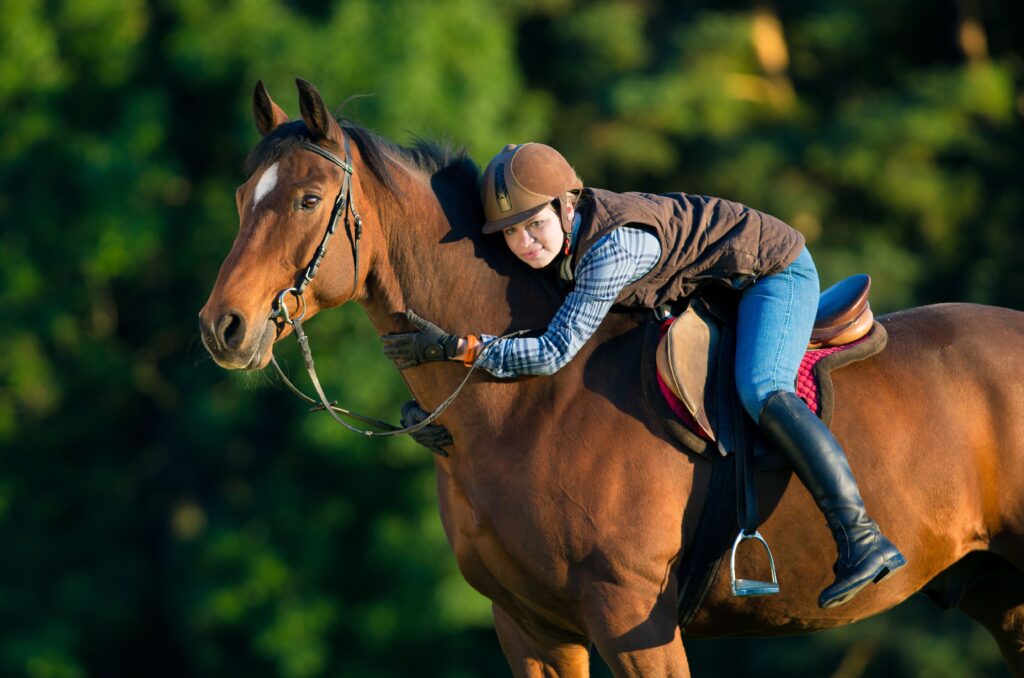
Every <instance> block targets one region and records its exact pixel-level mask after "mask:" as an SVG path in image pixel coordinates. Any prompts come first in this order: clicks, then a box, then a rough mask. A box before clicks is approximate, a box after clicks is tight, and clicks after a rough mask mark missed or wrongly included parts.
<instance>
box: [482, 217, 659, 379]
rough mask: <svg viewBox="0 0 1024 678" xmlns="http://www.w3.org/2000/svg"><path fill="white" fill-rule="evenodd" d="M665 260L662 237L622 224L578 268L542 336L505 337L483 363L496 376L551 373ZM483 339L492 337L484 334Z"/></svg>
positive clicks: (574, 352) (574, 353) (602, 239)
mask: <svg viewBox="0 0 1024 678" xmlns="http://www.w3.org/2000/svg"><path fill="white" fill-rule="evenodd" d="M659 259H661V243H659V242H658V238H657V237H656V236H655V235H653V234H652V233H649V232H647V231H644V230H642V229H639V228H632V227H630V226H624V227H622V228H618V229H615V230H614V231H612V232H611V233H609V234H608V235H606V236H604V237H603V238H601V239H600V240H598V241H597V242H596V243H594V245H593V246H591V248H590V249H589V250H587V252H586V254H584V255H583V258H582V259H581V260H580V262H579V264H578V265H577V267H576V271H575V278H576V287H575V288H574V289H573V291H572V292H570V293H569V295H568V296H567V297H566V299H565V301H564V302H563V303H562V307H561V308H559V309H558V312H557V313H556V314H555V317H554V319H553V320H552V321H551V324H550V325H548V329H547V332H545V333H544V335H543V336H541V337H538V338H529V339H502V340H501V341H499V342H498V343H497V344H495V345H494V346H492V347H491V348H490V350H489V351H488V352H487V356H486V357H485V358H484V360H483V362H482V363H481V364H480V366H481V367H483V368H484V369H485V370H487V371H488V372H490V373H491V374H493V375H494V376H496V377H517V376H520V375H524V374H553V373H554V372H556V371H558V370H559V369H561V368H562V367H563V366H564V365H565V364H566V363H568V362H569V361H570V360H572V357H573V356H574V355H576V352H577V351H579V350H580V348H581V347H582V346H583V344H585V343H586V342H587V340H588V339H590V337H591V336H593V334H594V332H596V331H597V328H598V326H599V325H600V324H601V321H602V320H604V317H605V315H607V314H608V309H610V308H611V306H612V304H613V303H614V302H615V298H616V297H618V296H619V293H620V292H621V291H622V289H623V288H624V287H625V286H626V285H629V284H630V283H634V282H636V281H637V280H639V279H640V278H642V277H644V276H645V275H647V274H648V273H649V272H650V270H651V269H652V268H654V265H655V264H656V263H658V260H659ZM482 339H483V341H484V342H485V343H489V342H493V341H494V337H493V336H488V335H484V336H483V337H482Z"/></svg>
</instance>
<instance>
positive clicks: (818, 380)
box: [655, 318, 888, 442]
mask: <svg viewBox="0 0 1024 678" xmlns="http://www.w3.org/2000/svg"><path fill="white" fill-rule="evenodd" d="M674 320H675V319H674V318H669V319H668V320H666V321H664V322H663V323H662V324H661V328H660V336H664V335H665V333H666V332H667V331H668V328H669V327H670V326H671V325H672V322H673V321H674ZM887 340H888V335H887V334H886V332H885V328H884V327H882V325H880V324H879V323H877V322H876V323H875V324H874V327H872V329H871V331H870V332H869V333H868V334H867V335H865V336H864V337H862V338H861V339H858V340H857V341H855V342H853V343H851V344H846V345H844V346H830V347H827V348H818V349H810V350H808V351H807V352H806V353H805V354H804V358H803V360H802V361H801V362H800V367H799V369H798V370H797V378H796V393H797V395H798V396H800V398H801V399H803V401H804V402H805V403H807V406H808V407H809V408H810V409H811V411H812V412H814V413H815V414H817V415H818V416H819V417H820V418H821V419H822V420H823V421H824V422H825V423H826V424H828V423H830V422H831V421H832V409H833V402H834V401H833V391H832V380H831V378H829V373H830V372H831V371H832V370H835V369H838V368H839V367H842V366H844V365H848V364H850V363H852V362H856V361H858V360H863V359H865V358H868V357H870V356H873V355H875V354H876V353H878V352H880V351H881V350H882V349H883V348H885V344H886V343H887ZM826 359H827V360H826ZM655 376H656V377H657V380H658V389H659V391H660V392H661V396H662V398H664V400H665V404H666V405H668V407H669V409H670V410H671V411H672V413H673V414H674V415H675V416H676V417H677V418H678V419H679V421H680V422H681V423H682V424H683V425H684V426H685V427H686V428H687V429H688V430H689V431H691V432H692V433H694V434H696V435H697V436H698V437H700V438H701V439H702V440H705V441H709V442H710V441H711V440H712V437H711V436H710V435H709V434H708V432H707V431H705V430H704V429H703V428H702V427H701V426H700V424H698V423H697V421H696V420H695V419H694V418H693V416H692V415H691V414H690V412H689V411H688V410H687V408H686V406H685V405H684V404H683V403H682V402H681V401H680V400H679V398H677V397H676V396H675V394H674V393H672V391H671V390H670V389H669V387H668V385H667V384H666V383H665V381H664V380H663V379H662V378H661V375H660V374H657V370H655Z"/></svg>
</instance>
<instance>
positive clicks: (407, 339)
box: [380, 310, 460, 370]
mask: <svg viewBox="0 0 1024 678" xmlns="http://www.w3.org/2000/svg"><path fill="white" fill-rule="evenodd" d="M405 317H406V319H407V320H408V321H409V322H410V323H412V324H413V325H415V326H416V327H418V328H420V329H419V332H402V333H399V334H385V335H384V336H383V337H381V338H380V339H381V341H382V342H383V344H384V345H383V346H382V347H381V348H382V350H383V351H384V355H386V356H387V357H389V358H391V359H392V360H394V361H395V364H396V365H398V369H400V370H404V369H405V368H407V367H413V366H415V365H419V364H420V363H426V362H431V361H434V360H450V359H453V358H455V357H457V356H458V355H459V353H460V352H459V344H460V337H457V336H455V335H454V334H448V333H447V332H445V331H444V330H442V329H441V328H440V327H438V326H437V325H435V324H434V323H432V322H430V321H428V320H424V319H423V318H421V317H419V316H418V315H416V314H415V313H414V312H413V311H411V310H409V311H406V312H405Z"/></svg>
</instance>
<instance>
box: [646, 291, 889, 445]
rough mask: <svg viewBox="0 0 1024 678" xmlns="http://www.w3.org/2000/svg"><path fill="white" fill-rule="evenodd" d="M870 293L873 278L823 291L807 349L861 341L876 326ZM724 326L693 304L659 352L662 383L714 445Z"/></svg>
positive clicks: (657, 359)
mask: <svg viewBox="0 0 1024 678" xmlns="http://www.w3.org/2000/svg"><path fill="white" fill-rule="evenodd" d="M870 289H871V278H870V276H868V275H865V274H857V275H853V276H850V277H849V278H846V279H844V280H842V281H840V282H838V283H836V284H835V285H833V286H831V287H829V288H828V289H827V290H825V291H824V292H822V294H821V297H820V300H819V302H818V313H817V316H816V318H815V322H814V330H813V331H812V333H811V339H810V342H809V343H808V345H807V348H808V350H809V351H811V350H815V349H822V348H829V347H837V346H845V345H849V344H852V343H854V342H857V341H859V340H861V339H863V338H864V337H865V336H866V335H867V334H868V333H869V332H870V331H871V329H872V327H873V326H874V314H873V313H872V312H871V305H870V304H869V303H868V293H869V291H870ZM721 325H722V323H721V320H720V318H718V317H715V314H714V313H713V312H712V311H711V310H710V308H709V307H708V306H706V305H704V304H701V303H694V304H690V305H689V306H688V307H687V309H686V310H685V311H684V312H683V313H681V314H680V315H679V317H677V318H676V319H675V320H674V322H672V324H671V325H670V326H669V328H668V330H667V331H666V332H665V335H664V337H662V339H661V340H660V341H659V343H658V348H657V351H656V353H655V362H656V365H657V373H658V375H659V376H660V377H661V381H662V383H664V384H665V385H666V386H667V387H668V389H669V390H670V391H671V392H672V394H673V395H675V397H676V398H678V400H679V401H680V402H681V403H682V404H683V405H684V406H685V408H686V411H687V413H688V414H689V416H690V417H691V418H692V419H693V421H694V422H695V423H696V424H697V426H698V427H699V429H700V430H698V431H696V432H697V433H698V435H701V436H702V437H706V438H709V439H710V440H711V441H715V440H716V437H715V433H714V431H715V426H714V425H713V424H712V423H711V421H710V418H709V411H710V410H711V407H709V403H708V399H709V395H708V394H709V393H710V392H711V391H713V390H714V384H715V381H716V380H717V379H718V375H717V374H716V370H717V368H718V364H719V360H720V357H721V356H720V353H721V343H722V338H721V336H720V335H721V329H722V328H721ZM832 369H834V366H833V367H832ZM685 418H686V417H683V419H685Z"/></svg>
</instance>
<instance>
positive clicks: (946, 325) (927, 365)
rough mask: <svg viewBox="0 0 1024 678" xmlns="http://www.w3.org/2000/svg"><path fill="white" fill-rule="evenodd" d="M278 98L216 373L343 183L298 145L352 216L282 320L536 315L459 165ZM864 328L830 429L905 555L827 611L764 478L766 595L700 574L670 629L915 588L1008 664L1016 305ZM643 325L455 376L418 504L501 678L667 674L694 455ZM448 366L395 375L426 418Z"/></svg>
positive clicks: (444, 385) (1023, 499)
mask: <svg viewBox="0 0 1024 678" xmlns="http://www.w3.org/2000/svg"><path fill="white" fill-rule="evenodd" d="M299 93H300V107H301V111H302V120H297V121H293V122H289V121H288V117H287V116H286V115H285V114H284V112H283V111H282V110H281V109H280V108H279V107H278V106H277V105H276V104H274V103H273V102H272V101H271V99H270V97H269V95H268V94H267V92H266V90H265V89H264V88H263V86H262V84H258V85H257V88H256V94H255V100H254V101H255V105H254V108H255V117H256V122H257V126H258V128H259V130H260V132H261V133H262V134H263V136H264V138H263V140H262V141H261V142H260V144H259V145H258V146H257V147H256V148H255V149H254V151H253V154H252V156H251V158H250V161H251V162H250V164H251V165H252V169H253V170H254V171H253V173H252V176H251V177H250V178H249V180H248V181H246V182H245V183H244V184H243V185H242V186H241V187H240V188H239V189H238V191H237V193H236V196H235V197H236V202H237V206H238V212H239V216H240V219H241V228H240V231H239V234H238V236H237V238H236V240H235V243H234V245H233V247H232V249H231V251H230V253H229V254H228V256H227V258H226V259H225V261H224V263H223V265H222V267H221V270H220V274H219V275H218V277H217V281H216V284H215V285H214V288H213V291H212V293H211V296H210V299H209V301H208V302H207V303H206V305H205V306H204V307H203V309H202V311H201V312H200V326H201V329H202V334H203V339H204V342H205V344H206V346H207V348H208V349H209V351H210V353H211V354H212V356H213V358H214V359H215V360H216V361H217V363H218V364H220V365H222V366H223V367H225V368H229V369H259V368H262V367H264V366H265V365H266V364H267V363H268V361H269V360H270V357H271V352H272V347H273V344H274V342H275V341H276V340H279V339H281V338H283V337H285V336H286V335H287V334H289V333H290V327H289V326H288V325H287V324H284V323H282V322H279V321H277V322H275V321H274V320H269V319H268V316H269V314H270V311H271V309H272V305H273V304H274V301H275V299H276V297H277V294H278V292H279V291H280V290H282V289H285V288H288V287H291V286H294V285H297V284H298V283H299V276H300V275H301V272H302V271H303V269H304V268H305V267H306V266H307V264H309V262H310V260H311V259H312V257H313V255H314V251H315V250H316V247H317V245H318V243H319V242H320V239H321V238H322V236H323V232H324V229H325V227H326V224H327V222H328V218H329V214H330V212H331V199H332V198H333V197H334V196H335V195H336V194H338V193H339V191H340V187H341V186H342V179H343V174H344V173H343V172H342V171H341V170H340V169H339V167H338V166H337V165H336V164H334V163H332V162H331V161H330V160H328V159H326V158H325V157H323V156H321V155H318V154H316V153H314V152H309V150H308V148H307V147H306V146H303V142H304V141H311V142H314V143H315V144H317V145H319V146H320V147H322V148H324V149H327V150H328V151H330V152H331V153H333V154H334V155H335V156H338V157H340V158H344V159H345V160H347V161H348V162H349V163H351V165H352V166H353V167H354V173H353V175H352V179H351V182H352V184H351V195H352V199H353V201H354V202H355V204H357V205H358V206H359V209H360V213H361V215H362V217H363V221H362V226H363V233H362V238H361V244H360V253H359V256H358V257H356V256H355V252H354V249H353V242H354V234H353V233H352V231H351V230H350V231H348V232H346V231H345V230H344V229H340V228H339V231H338V234H337V235H336V236H335V239H334V241H333V242H332V244H331V246H330V247H329V248H328V251H327V254H326V256H325V257H324V260H323V264H322V267H321V269H320V273H319V275H318V276H317V278H316V279H315V280H314V282H313V283H312V284H311V285H310V287H309V289H308V290H307V291H306V294H305V297H306V299H307V302H308V308H307V310H306V315H305V318H306V319H308V318H310V317H312V316H313V315H315V314H316V313H317V312H318V311H319V310H322V309H327V308H331V307H334V306H338V305H340V304H343V303H345V302H348V301H356V302H357V303H359V304H360V305H361V306H362V307H363V308H364V309H365V310H366V313H367V314H368V315H369V317H370V320H371V321H372V322H373V324H374V326H375V327H376V328H377V330H378V332H380V333H381V334H384V333H390V332H399V331H409V330H410V329H411V328H410V326H409V325H408V324H407V323H406V321H405V320H404V318H403V315H402V313H403V311H405V310H406V309H409V308H411V309H415V310H416V311H417V312H419V313H420V314H421V315H423V316H424V317H426V318H429V319H430V320H432V321H434V322H436V323H437V324H438V325H440V326H441V327H443V328H445V329H446V330H447V331H450V332H455V333H459V334H467V333H478V332H486V333H492V334H500V333H502V332H504V331H507V330H509V329H518V328H523V327H544V326H545V325H546V323H547V321H548V319H550V317H551V316H552V315H553V313H554V311H555V310H556V309H557V307H558V305H559V303H560V301H561V297H560V293H559V291H558V289H557V287H556V286H554V285H552V284H551V282H550V281H548V280H547V279H545V277H544V276H543V275H539V274H537V273H536V272H534V271H532V270H528V269H527V268H526V267H525V266H522V265H521V264H519V263H518V262H517V261H516V260H515V259H514V258H513V257H512V255H511V254H509V253H508V252H507V251H506V247H505V246H504V244H503V243H502V242H501V241H500V239H498V240H494V239H490V238H487V237H483V236H481V235H479V224H480V223H482V214H481V210H480V207H479V201H478V197H477V184H476V182H477V176H478V175H477V168H476V167H475V165H473V164H472V162H471V161H469V160H468V159H467V158H465V157H464V156H463V155H458V154H452V153H446V152H443V151H441V150H438V149H437V148H434V147H432V146H429V145H425V144H421V145H419V146H417V147H415V148H411V149H410V148H401V147H397V146H395V145H393V144H391V143H389V142H387V141H385V140H383V139H380V138H379V137H376V136H375V135H373V134H371V133H369V132H367V131H366V130H363V129H360V128H358V127H356V126H354V125H346V126H345V127H344V128H342V127H341V126H340V125H339V123H338V122H337V121H336V120H335V119H334V118H333V117H332V116H331V115H330V114H329V112H328V109H327V108H326V107H325V106H324V103H323V101H322V99H321V97H320V95H319V94H318V93H317V91H316V90H315V89H314V88H313V87H312V86H310V85H308V84H307V83H304V82H302V81H299ZM346 137H348V138H349V139H351V140H352V142H353V143H352V144H351V146H352V148H351V151H350V154H349V155H347V156H346V151H345V143H344V140H345V138H346ZM357 260H358V262H359V264H358V267H357V268H356V267H355V261H357ZM291 303H292V304H294V303H295V300H294V299H292V300H291ZM292 310H294V309H292ZM881 321H882V322H883V324H884V325H885V327H886V329H887V331H888V334H889V344H888V347H887V348H886V350H885V351H883V352H882V353H881V354H880V355H879V356H877V357H875V358H873V359H871V360H869V361H866V362H862V363H857V364H854V365H852V366H849V367H846V368H844V369H842V370H840V371H838V372H837V373H836V374H835V375H834V386H835V394H836V403H837V412H836V414H835V416H834V419H833V422H832V427H833V430H834V431H835V433H836V436H837V437H838V439H839V440H840V441H841V442H842V443H843V445H844V446H845V447H846V450H847V451H848V453H849V458H850V463H851V465H852V467H853V469H854V471H855V472H856V473H857V476H858V478H859V481H860V486H861V489H862V492H863V496H864V499H865V502H866V504H867V506H868V509H869V510H870V512H871V514H872V516H873V517H874V518H875V519H876V520H878V522H879V523H880V524H881V525H882V527H883V528H884V530H885V533H886V534H887V535H889V536H890V537H891V538H892V539H893V541H894V542H895V543H897V544H898V545H899V547H900V549H902V551H903V553H904V554H906V556H907V559H908V561H909V564H908V565H907V567H905V568H903V570H902V571H901V572H900V573H899V574H898V575H896V576H893V577H891V578H889V580H887V581H886V582H885V583H883V584H881V585H878V586H869V587H868V588H867V589H865V590H864V591H863V592H861V594H860V595H859V596H858V597H857V598H856V599H855V600H854V601H852V602H851V603H849V604H847V605H844V606H841V607H836V608H832V609H828V610H822V609H819V608H818V607H817V605H816V600H817V596H818V591H819V590H821V588H822V587H824V586H825V585H826V584H828V583H829V582H830V581H831V572H830V570H829V565H830V564H831V563H832V562H833V560H834V558H835V546H834V544H833V542H832V538H831V536H830V534H829V532H828V530H827V528H826V525H825V521H824V520H823V519H822V517H821V515H820V513H818V510H817V508H815V506H814V504H813V503H812V501H811V498H810V496H809V495H808V493H807V492H806V490H804V488H803V487H802V486H801V485H800V484H799V483H798V482H789V479H790V477H791V476H790V474H788V473H774V474H771V475H769V476H768V477H767V480H768V482H765V483H763V487H762V494H763V497H764V499H763V505H764V506H765V507H766V509H767V511H766V512H767V513H768V515H767V517H766V520H765V522H764V524H763V527H762V530H761V531H762V533H763V534H764V535H765V537H766V538H767V539H768V540H769V542H771V543H772V545H773V547H774V550H775V552H776V564H777V566H778V568H779V578H780V584H781V587H782V593H781V594H780V595H777V596H773V597H769V598H756V599H755V598H734V597H732V596H731V595H730V592H729V586H728V577H727V575H723V574H722V573H720V574H719V575H718V577H717V579H716V581H715V583H714V584H713V586H712V589H711V591H710V593H709V595H708V597H707V599H706V600H705V603H704V605H703V606H702V608H701V609H700V611H699V612H698V614H697V615H696V617H695V618H694V619H693V620H692V622H691V623H689V624H688V625H687V627H686V629H685V630H686V633H687V634H692V635H699V636H729V635H741V634H743V635H749V634H761V635H778V634H788V633H794V632H801V631H812V630H816V629H825V628H830V627H834V626H838V625H840V624H848V623H850V622H853V621H856V620H859V619H864V618H865V617H869V616H872V615H875V614H878V613H880V612H883V611H885V610H887V609H889V608H891V607H893V606H894V605H896V604H898V603H899V602H901V601H903V600H904V599H906V598H907V597H908V596H909V595H911V594H912V593H914V592H916V591H920V590H922V589H923V588H925V587H926V586H927V587H928V588H929V589H930V590H932V591H934V592H935V594H936V595H939V594H941V595H942V597H943V599H944V600H946V601H947V602H949V603H950V604H954V605H958V606H959V607H960V609H962V610H963V611H965V612H966V613H967V614H969V615H970V616H971V617H973V618H974V619H976V620H978V621H980V622H981V623H982V624H984V625H985V626H986V627H987V628H988V629H989V630H990V631H991V633H992V634H993V635H994V636H995V639H996V641H997V642H998V644H999V646H1000V648H1001V650H1002V652H1003V654H1004V656H1005V658H1006V660H1007V662H1008V663H1009V665H1010V667H1011V669H1012V670H1013V671H1014V672H1015V673H1016V674H1018V675H1024V655H1022V654H1021V647H1022V645H1024V577H1022V576H1021V571H1022V569H1021V568H1024V492H1022V489H1024V360H1022V359H1021V357H1020V356H1019V357H1018V358H1016V359H1014V358H1012V356H1011V355H1010V352H1013V351H1016V350H1019V347H1021V346H1024V314H1021V313H1018V312H1015V311H1011V310H1005V309H1000V308H990V307H983V306H974V305H961V304H954V305H940V306H929V307H925V308H917V309H911V310H908V311H904V312H900V313H895V314H892V315H889V316H887V317H885V318H882V319H881ZM642 334H643V333H642V327H641V321H640V319H639V318H638V317H637V316H634V315H625V314H612V315H610V316H609V317H608V318H607V319H606V320H605V322H604V324H603V325H602V326H601V329H600V330H599V332H598V335H597V336H596V337H595V338H594V339H593V340H591V341H590V342H589V343H588V344H587V345H586V346H585V347H584V348H583V350H582V351H581V352H580V353H579V354H578V355H577V356H576V357H575V359H574V360H573V361H572V362H571V363H570V364H569V365H568V366H567V367H565V368H563V369H562V370H561V371H560V372H558V374H556V375H554V376H551V377H536V378H522V379H517V380H513V381H500V380H496V379H492V378H490V377H488V376H486V375H480V374H474V375H473V377H472V379H471V381H470V383H469V385H468V387H467V388H466V390H465V391H464V392H463V394H462V395H461V397H460V398H459V400H457V401H456V402H455V404H454V406H453V407H452V408H451V409H450V410H448V411H447V412H446V413H445V414H444V416H442V417H441V419H440V422H441V423H443V424H444V425H445V426H446V427H447V428H448V429H450V431H451V432H452V434H453V435H454V439H455V444H454V447H453V448H452V452H451V456H450V457H448V458H442V457H435V465H436V470H437V483H438V495H439V501H440V510H441V520H442V522H443V524H444V528H445V531H446V533H447V536H448V539H449V541H450V542H451V545H452V549H453V550H454V551H455V556H456V559H457V561H458V564H459V567H460V569H461V571H462V573H463V575H464V576H465V578H466V580H467V581H468V582H469V583H470V584H471V585H472V586H473V587H475V588H476V589H477V590H478V591H480V592H481V593H483V594H484V595H486V596H487V597H488V598H490V599H491V600H492V601H493V612H494V621H495V626H496V627H497V632H498V636H499V638H500V641H501V645H502V648H503V649H504V651H505V654H506V656H507V657H508V660H509V663H510V664H511V666H512V669H513V671H514V672H515V673H516V674H519V675H551V674H556V675H586V674H587V673H588V647H589V646H590V644H591V643H593V644H595V645H596V646H597V649H598V651H599V652H600V653H601V656H602V657H603V658H604V659H605V660H606V661H607V662H608V664H609V665H610V666H611V668H612V669H613V670H614V671H615V673H616V674H617V675H638V674H642V675H650V676H655V675H673V676H685V675H689V669H688V665H687V661H686V654H685V652H684V649H683V634H682V633H681V631H680V629H679V626H678V619H677V574H676V569H677V565H678V562H679V560H680V558H681V556H682V554H684V553H685V552H686V551H687V549H688V548H690V546H691V545H692V543H693V536H694V531H695V527H696V521H697V517H698V516H699V515H700V510H701V506H702V503H703V501H704V498H705V495H706V494H707V487H708V479H709V475H710V466H711V465H710V464H709V463H708V462H706V461H705V460H703V459H701V458H698V457H694V456H691V455H688V454H685V453H682V452H681V451H680V450H679V449H678V448H677V447H676V446H675V445H674V444H673V442H672V441H671V440H670V438H669V436H668V435H667V434H666V432H665V431H664V430H663V429H662V427H661V426H660V425H659V424H658V423H657V421H656V420H655V419H654V418H653V417H652V416H651V415H650V414H649V412H648V410H647V409H646V408H645V407H643V405H642V397H641V385H640V379H639V377H638V371H639V362H640V343H641V337H642ZM464 374H465V368H463V367H462V366H461V365H459V364H457V363H452V362H445V363H428V364H424V365H421V366H418V367H414V368H411V369H408V370H406V371H405V372H404V373H403V377H404V378H405V380H406V383H407V384H408V386H409V388H410V390H411V391H412V393H413V394H414V395H415V396H416V399H417V400H418V401H419V402H420V403H421V404H422V405H423V406H424V407H426V408H427V409H430V408H433V407H435V406H437V404H438V403H439V402H441V401H442V400H443V399H444V398H445V397H446V396H447V395H448V394H449V393H450V392H451V391H452V390H453V389H454V388H455V386H456V385H457V384H458V382H459V381H460V380H461V379H462V378H463V376H464ZM723 569H724V568H723Z"/></svg>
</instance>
